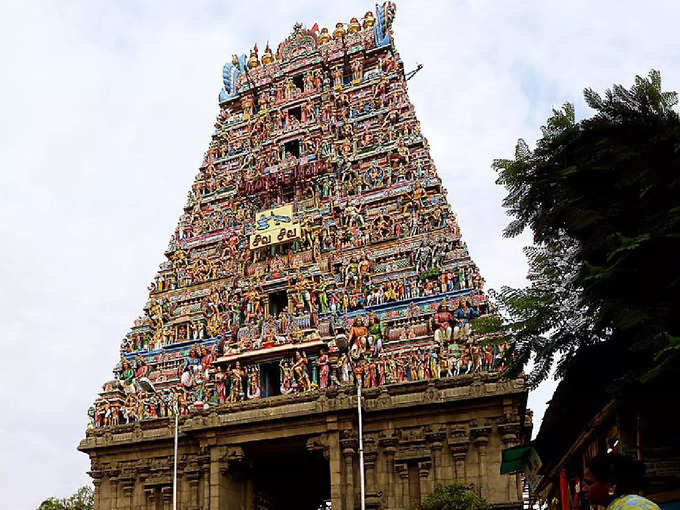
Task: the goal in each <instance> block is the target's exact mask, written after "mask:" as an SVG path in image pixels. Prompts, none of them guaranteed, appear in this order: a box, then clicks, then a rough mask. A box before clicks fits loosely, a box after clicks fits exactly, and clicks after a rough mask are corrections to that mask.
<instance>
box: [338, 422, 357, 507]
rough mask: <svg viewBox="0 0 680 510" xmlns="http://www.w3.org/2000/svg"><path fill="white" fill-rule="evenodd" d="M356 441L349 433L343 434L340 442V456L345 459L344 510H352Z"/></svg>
mask: <svg viewBox="0 0 680 510" xmlns="http://www.w3.org/2000/svg"><path fill="white" fill-rule="evenodd" d="M356 444H357V440H356V438H355V437H354V435H353V434H352V433H351V432H348V431H345V432H343V438H342V439H341V440H340V448H342V456H343V458H344V459H345V490H346V491H347V492H346V493H345V510H354V465H353V459H354V453H355V449H356Z"/></svg>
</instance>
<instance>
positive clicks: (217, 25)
mask: <svg viewBox="0 0 680 510" xmlns="http://www.w3.org/2000/svg"><path fill="white" fill-rule="evenodd" d="M271 4H272V3H271V2H265V1H251V2H248V3H245V4H242V5H239V6H235V5H234V3H233V2H191V3H186V2H155V3H127V2H108V3H102V2H82V1H80V2H79V1H69V2H67V1H64V2H44V3H43V4H42V5H39V4H37V3H28V2H19V1H16V2H9V3H8V2H4V3H3V6H2V7H0V10H1V12H0V62H1V63H2V64H1V65H2V81H1V82H0V102H1V105H0V111H2V113H3V122H2V124H0V144H2V147H1V150H0V239H2V241H3V250H2V251H1V252H0V281H1V282H2V285H1V288H0V319H1V321H0V323H1V324H2V325H3V335H2V336H1V337H0V338H1V339H0V343H1V344H2V352H3V355H4V359H5V363H4V369H3V370H2V371H0V374H1V375H0V409H1V410H2V416H3V418H2V429H3V432H2V436H1V438H0V458H2V459H3V462H2V463H1V465H2V467H0V479H2V480H3V486H4V487H6V490H5V491H4V493H3V501H4V502H5V505H6V506H7V507H8V508H35V507H36V506H37V504H38V503H39V502H40V500H42V499H44V498H46V497H48V496H50V495H57V496H65V495H68V494H70V493H71V492H73V491H74V490H75V489H76V488H77V487H78V486H79V485H82V484H83V483H85V482H86V481H87V476H86V474H85V471H86V470H87V467H88V461H87V458H86V456H85V455H82V454H80V453H77V452H76V451H75V446H76V444H77V442H78V440H79V439H80V438H81V437H82V436H83V433H84V424H85V411H86V409H87V407H88V405H89V404H90V402H91V401H92V399H93V397H94V395H95V394H96V392H97V390H98V388H99V387H100V385H101V384H102V383H103V382H104V380H105V379H106V378H107V377H108V376H110V373H111V369H112V367H113V365H114V364H115V362H116V359H117V352H118V344H119V339H120V338H121V337H122V335H123V334H124V333H125V331H126V330H127V328H128V327H129V325H130V324H131V322H132V320H133V319H134V318H135V317H136V316H137V314H138V313H139V312H140V310H141V306H142V305H143V303H144V301H145V297H146V285H147V283H148V281H149V280H150V279H151V277H152V275H153V274H154V272H155V270H156V268H157V264H158V263H159V262H160V261H161V259H162V252H163V250H164V249H165V247H166V243H167V239H168V236H169V234H170V233H171V232H172V230H173V229H174V225H175V222H176V220H177V218H178V216H179V214H180V210H181V206H182V205H183V203H184V198H185V196H186V192H187V190H188V189H189V185H190V183H191V181H192V179H193V176H194V174H195V172H196V169H197V166H198V163H199V162H200V160H201V157H202V153H203V151H204V150H205V148H206V147H207V144H208V142H209V138H210V135H211V133H212V124H213V122H214V117H215V114H216V112H217V94H218V91H219V87H220V76H221V66H222V64H223V63H224V61H226V60H227V59H228V58H229V56H230V55H231V54H232V53H234V52H239V53H240V52H246V51H247V50H248V48H250V47H251V46H252V45H253V44H254V43H255V42H257V43H258V46H259V47H260V48H262V47H264V43H266V41H267V40H269V41H270V43H271V44H272V45H275V44H277V43H278V41H280V40H281V39H283V38H284V37H285V36H287V35H288V33H289V32H290V29H291V27H292V24H293V23H294V22H295V21H298V20H300V21H303V22H305V23H306V24H307V25H308V26H311V25H312V24H313V23H314V22H315V21H319V24H320V25H321V26H324V25H326V26H329V27H331V26H333V24H334V23H335V22H336V21H338V20H343V21H347V20H349V18H350V17H351V16H361V15H363V13H364V12H365V11H366V10H367V9H370V8H372V6H373V5H372V4H371V3H368V2H358V1H347V2H343V3H341V4H327V3H323V2H313V1H311V0H309V1H306V2H299V3H296V4H295V5H292V4H291V3H289V2H280V3H277V4H276V5H271ZM424 5H425V6H424ZM679 11H680V8H679V7H678V6H677V4H676V3H675V2H665V3H663V2H655V3H654V9H652V8H650V7H647V8H646V9H641V8H640V7H639V3H634V2H622V1H608V2H597V3H595V4H594V3H592V2H563V3H561V4H555V3H545V2H538V1H530V2H526V1H525V2H509V3H508V2H506V3H503V4H499V3H497V2H491V1H486V2H480V1H475V2H444V1H442V2H427V4H424V3H423V2H400V4H399V6H398V12H397V19H396V43H397V47H398V49H399V51H400V53H401V55H402V58H403V59H404V62H405V65H406V68H407V69H412V68H413V67H415V64H416V62H420V63H423V64H424V65H425V67H424V69H423V70H422V71H421V72H420V73H419V74H418V75H417V76H416V77H415V78H414V79H413V80H412V81H410V82H409V88H410V96H411V100H412V101H413V102H414V104H415V106H416V111H417V114H418V116H419V118H420V120H421V123H422V126H423V131H424V134H425V135H426V136H427V137H428V138H429V140H430V143H431V147H432V152H433V156H434V158H435V162H436V163H437V166H438V169H439V172H440V175H441V176H442V178H443V180H444V182H445V185H446V187H447V188H448V190H449V199H450V200H451V202H452V204H453V207H454V209H455V211H456V212H457V214H458V217H459V220H460V223H461V227H462V230H463V235H464V238H465V240H466V241H467V243H468V246H469V249H470V251H471V253H472V255H473V257H474V258H475V260H476V261H477V262H478V264H479V265H480V267H481V269H482V271H483V273H484V275H485V277H486V279H487V283H488V284H489V285H490V286H492V287H493V286H499V285H501V284H504V283H506V284H511V285H520V284H522V283H523V278H524V275H525V272H526V265H525V262H524V259H523V256H522V254H521V251H520V248H521V246H522V243H523V242H526V240H506V239H502V237H501V236H500V231H501V229H502V228H503V226H504V225H505V224H506V223H507V219H506V217H505V216H504V212H503V210H502V209H501V207H500V200H501V199H502V196H503V190H502V189H500V188H498V187H497V186H496V185H495V184H494V179H495V176H494V175H493V172H492V171H491V169H490V163H491V160H492V159H493V158H495V157H506V156H509V155H511V154H512V151H513V147H514V143H515V141H516V138H518V137H520V136H521V137H525V138H527V139H528V140H530V141H531V140H534V139H535V138H536V136H537V134H538V126H539V125H540V123H542V122H543V121H544V120H545V119H546V117H547V116H548V115H549V113H550V109H551V107H552V106H554V105H559V104H561V103H562V102H564V101H567V100H569V101H574V102H575V103H576V105H577V110H578V111H579V113H580V114H581V115H584V114H585V110H584V106H583V102H582V100H581V99H580V94H581V89H582V88H583V87H584V86H587V85H590V86H593V87H594V88H596V89H602V88H604V87H607V86H609V85H611V84H612V83H613V82H621V83H623V84H625V85H627V84H630V83H631V82H632V77H633V75H634V74H635V73H646V72H647V71H648V70H649V68H651V67H654V68H658V69H660V70H661V71H662V73H663V78H664V81H665V86H666V87H667V88H668V89H676V90H677V89H680V71H678V69H677V66H676V65H674V64H675V63H676V62H677V60H678V51H679V50H678V46H677V44H676V41H675V30H674V29H675V26H674V25H673V22H674V20H676V19H677V17H678V14H680V12H679ZM549 388H550V386H549ZM549 393H550V391H549V389H548V391H547V393H546V392H545V391H544V392H541V393H536V397H534V396H532V406H536V407H538V408H540V407H541V405H542V402H544V401H545V399H546V398H547V397H546V395H549ZM536 399H539V401H536ZM541 401H542V402H541ZM539 410H540V409H539Z"/></svg>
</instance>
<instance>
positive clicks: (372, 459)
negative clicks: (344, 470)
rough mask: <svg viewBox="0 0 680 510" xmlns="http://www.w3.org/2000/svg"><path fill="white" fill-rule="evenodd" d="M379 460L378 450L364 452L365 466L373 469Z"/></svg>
mask: <svg viewBox="0 0 680 510" xmlns="http://www.w3.org/2000/svg"><path fill="white" fill-rule="evenodd" d="M377 460H378V452H376V451H365V452H364V466H366V469H373V468H374V467H375V463H376V461H377Z"/></svg>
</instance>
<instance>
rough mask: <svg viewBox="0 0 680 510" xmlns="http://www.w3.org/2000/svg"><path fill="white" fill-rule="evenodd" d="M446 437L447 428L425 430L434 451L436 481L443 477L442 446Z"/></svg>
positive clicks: (433, 470) (433, 477) (433, 475)
mask: <svg viewBox="0 0 680 510" xmlns="http://www.w3.org/2000/svg"><path fill="white" fill-rule="evenodd" d="M445 439H446V430H445V429H441V428H434V429H427V430H426V431H425V441H427V442H428V443H429V445H430V451H431V452H432V481H433V482H434V483H437V482H438V481H439V480H441V479H442V472H441V471H442V448H443V447H444V440H445Z"/></svg>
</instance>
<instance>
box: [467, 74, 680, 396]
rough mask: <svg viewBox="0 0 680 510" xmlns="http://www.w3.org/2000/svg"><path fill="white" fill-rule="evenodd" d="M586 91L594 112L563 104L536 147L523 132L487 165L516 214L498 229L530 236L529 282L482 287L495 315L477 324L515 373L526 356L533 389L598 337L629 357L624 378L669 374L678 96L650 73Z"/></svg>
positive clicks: (678, 223) (675, 338)
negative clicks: (510, 150) (508, 152)
mask: <svg viewBox="0 0 680 510" xmlns="http://www.w3.org/2000/svg"><path fill="white" fill-rule="evenodd" d="M584 96H585V100H586V103H587V104H588V105H589V106H590V107H591V108H592V109H593V110H594V111H595V114H594V115H593V116H592V117H590V118H586V119H584V120H581V121H579V122H576V120H575V113H574V107H573V105H571V104H565V105H564V106H563V107H562V108H560V109H555V110H553V115H552V116H551V117H550V118H549V119H548V121H547V123H546V125H545V126H543V127H542V128H541V131H542V138H540V139H539V140H538V141H537V143H536V147H535V149H534V150H530V148H529V146H528V145H527V144H526V142H525V141H524V140H519V141H518V143H517V146H516V150H515V156H514V159H498V160H496V161H494V163H493V168H494V169H495V170H496V171H497V173H498V179H497V183H498V184H500V185H503V186H505V188H506V190H507V196H506V197H505V199H504V202H503V206H504V207H505V208H506V209H507V212H508V215H509V216H511V217H512V221H511V222H510V224H509V225H508V226H507V227H506V229H505V231H504V235H505V236H506V237H514V236H517V235H519V234H520V233H522V232H523V231H525V230H526V229H530V230H531V232H532V234H533V240H534V244H533V246H530V247H528V248H526V255H527V258H528V261H529V275H528V279H529V285H528V286H527V287H525V288H520V289H514V288H509V287H502V288H501V289H499V290H498V291H496V292H493V291H492V292H490V295H491V297H492V300H493V302H494V303H495V306H496V307H497V309H498V311H499V315H500V320H499V321H495V322H494V321H487V323H486V324H481V325H480V327H483V328H486V330H487V331H489V332H496V333H499V334H501V335H502V336H503V339H504V340H509V341H510V343H511V348H510V350H509V356H508V359H509V363H508V371H509V373H510V374H511V375H514V374H516V373H518V372H519V371H521V370H522V369H523V367H525V365H526V363H527V362H528V361H529V360H533V361H534V364H533V368H532V370H531V371H530V373H529V374H528V377H529V384H530V385H531V386H534V387H535V386H536V385H537V384H539V383H540V382H541V381H542V380H544V379H545V378H546V377H547V376H548V374H549V373H550V371H551V369H552V367H553V366H554V365H555V364H556V368H557V370H556V375H557V376H558V377H561V376H563V375H564V373H565V371H566V370H567V369H568V367H569V362H570V360H571V359H573V356H574V354H575V353H576V352H578V351H579V350H581V349H583V348H586V347H588V346H592V345H595V344H598V343H601V342H610V343H612V345H615V346H617V349H619V348H620V349H621V350H622V351H626V352H628V353H629V354H631V355H632V356H634V359H635V362H634V363H632V364H631V365H630V366H626V367H621V368H622V371H621V375H622V376H623V375H625V376H626V377H625V379H627V380H635V381H638V380H643V381H644V380H648V379H650V378H653V377H656V376H659V375H662V374H668V373H669V370H670V369H674V368H676V367H677V365H678V359H679V358H680V356H679V354H680V313H678V312H679V311H680V301H679V300H680V292H679V291H680V289H679V282H680V271H679V270H678V260H680V118H679V116H678V114H677V112H676V111H675V110H674V107H675V106H676V105H677V102H678V100H677V94H676V93H675V92H664V91H662V89H661V75H660V73H659V72H657V71H651V72H650V73H649V75H648V76H647V77H640V76H636V78H635V83H634V85H633V86H632V87H631V88H629V89H627V88H625V87H623V86H621V85H615V86H613V87H612V88H611V89H610V90H607V91H606V93H605V94H604V97H602V96H600V95H599V94H597V93H596V92H594V91H593V90H591V89H585V91H584ZM501 332H502V333H501ZM603 361H604V360H603Z"/></svg>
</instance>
